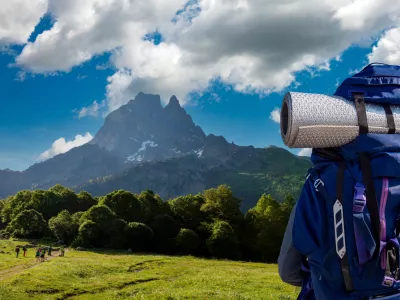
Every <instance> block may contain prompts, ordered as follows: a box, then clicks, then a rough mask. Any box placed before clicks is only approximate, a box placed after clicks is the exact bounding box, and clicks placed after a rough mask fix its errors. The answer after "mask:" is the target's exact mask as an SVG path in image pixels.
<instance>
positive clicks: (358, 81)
mask: <svg viewBox="0 0 400 300" xmlns="http://www.w3.org/2000/svg"><path fill="white" fill-rule="evenodd" d="M335 95H337V96H341V97H344V98H346V99H348V100H352V101H355V105H356V110H357V114H358V124H359V131H360V135H359V137H358V138H356V139H355V140H354V141H353V142H351V143H349V144H346V145H344V146H342V147H339V148H326V149H313V152H312V156H311V160H312V163H313V167H312V168H311V169H310V170H309V172H308V176H307V178H306V181H305V184H304V186H303V189H302V192H301V196H300V198H299V200H298V202H297V205H296V212H295V219H294V225H293V245H294V247H295V248H296V249H297V250H298V251H299V252H300V253H301V254H302V255H304V256H305V257H306V258H307V267H308V268H309V273H308V276H309V278H310V280H311V284H312V285H311V286H312V290H313V294H314V295H313V297H315V298H316V299H318V300H325V299H329V300H330V299H332V300H340V299H373V298H372V297H377V296H381V297H382V296H389V295H393V294H399V293H400V272H399V267H400V251H399V234H400V135H397V134H393V133H395V131H396V126H395V125H396V124H395V121H394V117H393V113H392V110H391V107H390V105H400V66H391V65H384V64H371V65H368V66H367V67H365V68H364V69H363V70H362V71H360V72H359V73H358V74H355V75H354V76H352V77H350V78H347V79H346V80H344V82H343V83H342V84H341V85H340V86H339V87H338V89H337V91H336V93H335ZM366 103H379V104H381V105H383V106H384V108H385V112H386V116H387V123H388V133H387V134H371V133H369V131H368V122H367V116H366V109H365V104H366ZM321 105H323V104H321ZM303 286H307V287H308V289H309V290H310V289H311V287H310V285H309V284H305V285H303ZM306 294H307V293H305V292H304V290H303V292H302V294H301V295H302V296H300V297H299V298H302V297H303V296H304V295H306ZM304 298H306V296H304ZM393 299H397V298H393ZM398 299H400V294H399V298H398Z"/></svg>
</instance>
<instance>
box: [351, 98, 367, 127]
mask: <svg viewBox="0 0 400 300" xmlns="http://www.w3.org/2000/svg"><path fill="white" fill-rule="evenodd" d="M353 97H354V103H355V105H356V111H357V118H358V127H359V128H360V129H359V133H360V134H364V133H368V121H367V111H366V109H365V101H364V95H363V94H361V93H353Z"/></svg>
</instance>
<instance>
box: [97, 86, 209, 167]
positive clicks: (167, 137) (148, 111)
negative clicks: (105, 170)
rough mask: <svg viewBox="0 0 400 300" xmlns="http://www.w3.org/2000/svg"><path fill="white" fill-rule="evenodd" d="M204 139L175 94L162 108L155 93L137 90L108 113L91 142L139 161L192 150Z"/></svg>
mask: <svg viewBox="0 0 400 300" xmlns="http://www.w3.org/2000/svg"><path fill="white" fill-rule="evenodd" d="M110 115H111V114H110ZM204 140H205V134H204V132H203V131H202V130H201V128H200V127H198V126H196V125H195V124H194V122H193V120H192V118H191V117H190V116H189V115H188V114H187V113H186V111H185V109H184V108H183V107H181V105H180V104H179V100H178V99H177V98H176V96H172V97H171V99H170V101H169V103H168V104H167V105H166V106H165V108H163V107H162V106H161V98H160V96H159V95H153V94H144V93H139V94H138V95H137V96H136V97H135V99H134V100H131V101H129V103H128V104H127V105H125V106H122V107H120V108H119V109H118V110H116V111H114V112H113V113H112V116H110V118H109V119H107V120H106V121H105V123H104V126H103V127H102V128H101V129H100V130H99V132H98V133H97V134H96V136H95V138H94V139H93V141H92V142H91V143H92V144H96V145H98V146H99V147H100V148H102V149H106V150H107V151H110V152H112V153H113V154H115V155H116V156H118V157H120V158H121V159H124V160H126V162H127V163H141V162H144V161H151V160H163V159H168V158H172V157H178V156H182V155H186V154H189V153H194V152H195V151H198V150H199V149H201V148H202V147H203V145H204Z"/></svg>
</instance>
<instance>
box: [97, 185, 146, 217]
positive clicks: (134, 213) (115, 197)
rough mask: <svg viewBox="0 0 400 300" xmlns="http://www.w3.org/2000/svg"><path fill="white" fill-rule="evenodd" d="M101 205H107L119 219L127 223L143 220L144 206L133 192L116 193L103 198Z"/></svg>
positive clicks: (121, 191)
mask: <svg viewBox="0 0 400 300" xmlns="http://www.w3.org/2000/svg"><path fill="white" fill-rule="evenodd" d="M100 204H103V205H107V206H108V207H109V208H111V210H112V211H113V212H114V213H115V214H116V215H117V216H118V217H120V218H122V219H124V220H126V221H127V222H138V221H141V220H143V215H142V206H141V204H140V202H139V200H138V199H137V198H136V197H135V195H134V194H132V193H131V192H127V191H123V190H119V191H114V192H112V193H109V194H108V195H106V196H105V197H103V198H102V199H101V200H100Z"/></svg>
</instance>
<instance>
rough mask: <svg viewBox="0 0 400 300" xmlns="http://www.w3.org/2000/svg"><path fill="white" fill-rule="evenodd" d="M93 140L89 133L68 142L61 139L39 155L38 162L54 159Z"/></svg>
mask: <svg viewBox="0 0 400 300" xmlns="http://www.w3.org/2000/svg"><path fill="white" fill-rule="evenodd" d="M92 139H93V136H92V135H91V134H90V133H89V132H87V133H86V134H85V135H84V136H82V135H80V134H78V135H77V136H75V139H74V140H72V141H66V140H65V138H63V137H62V138H59V139H58V140H56V141H55V142H54V143H53V145H52V146H51V148H50V149H47V150H46V151H44V152H43V153H42V154H40V155H39V157H38V159H37V160H38V161H44V160H47V159H49V158H52V157H54V156H56V155H58V154H62V153H65V152H68V151H69V150H71V149H72V148H75V147H79V146H82V145H84V144H86V143H88V142H90V141H91V140H92Z"/></svg>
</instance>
